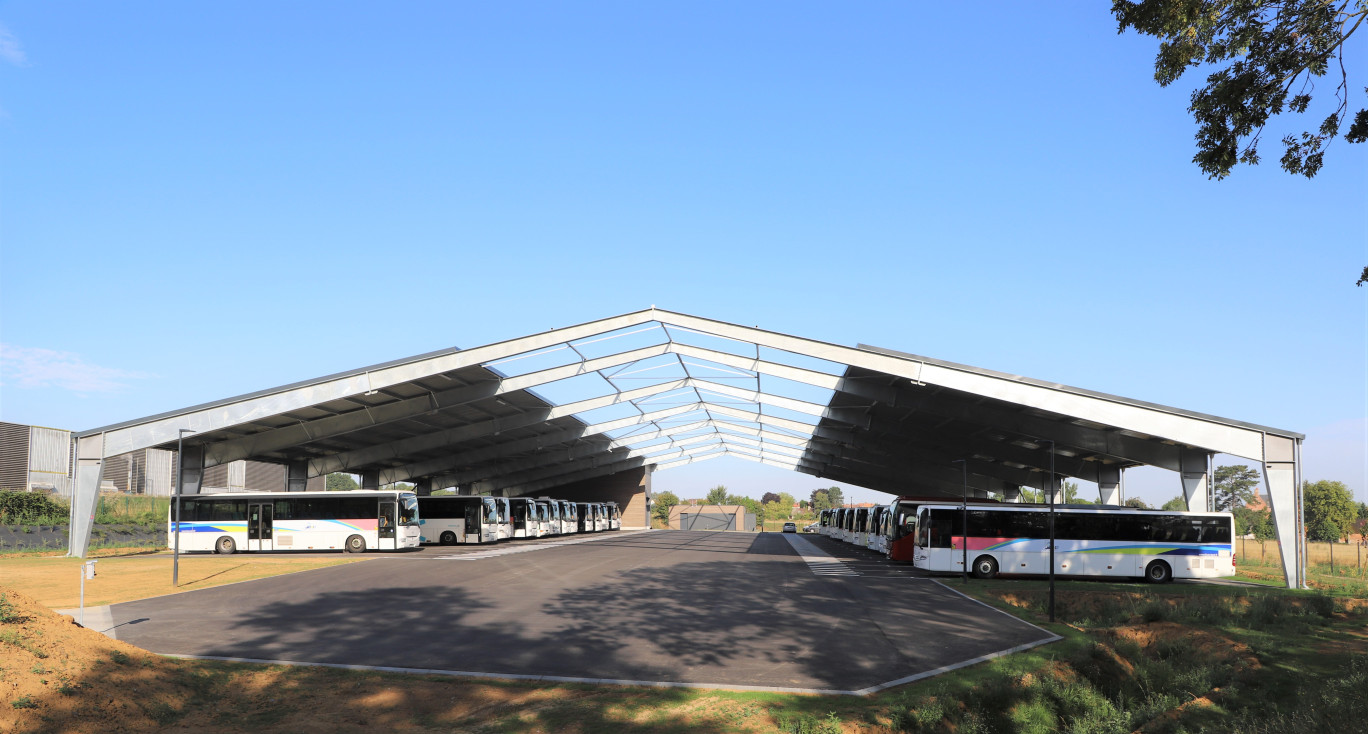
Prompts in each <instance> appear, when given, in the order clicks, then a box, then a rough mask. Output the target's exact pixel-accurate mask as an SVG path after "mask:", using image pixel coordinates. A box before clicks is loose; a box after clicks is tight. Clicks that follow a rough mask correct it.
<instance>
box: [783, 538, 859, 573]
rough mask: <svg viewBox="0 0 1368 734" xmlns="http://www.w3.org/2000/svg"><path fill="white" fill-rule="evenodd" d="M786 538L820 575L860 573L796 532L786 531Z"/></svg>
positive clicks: (799, 555)
mask: <svg viewBox="0 0 1368 734" xmlns="http://www.w3.org/2000/svg"><path fill="white" fill-rule="evenodd" d="M784 540H787V541H788V542H789V545H791V546H793V549H794V550H796V551H798V557H799V558H802V559H803V562H804V563H806V564H807V565H808V568H810V569H812V573H814V574H816V575H818V576H859V575H860V573H859V572H858V571H856V570H854V569H852V568H850V567H849V566H847V565H845V564H844V563H842V562H840V561H838V560H836V557H835V556H833V555H831V554H830V553H827V552H826V551H824V550H822V549H821V548H818V547H817V546H815V545H813V544H812V543H810V542H809V541H808V540H806V539H804V538H800V537H798V536H797V535H796V534H794V533H784Z"/></svg>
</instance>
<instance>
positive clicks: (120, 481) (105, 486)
mask: <svg viewBox="0 0 1368 734" xmlns="http://www.w3.org/2000/svg"><path fill="white" fill-rule="evenodd" d="M132 459H133V454H119V455H118V456H107V457H105V460H104V466H103V467H102V469H101V471H100V491H101V492H109V491H118V492H127V491H128V480H129V476H128V475H129V472H130V470H131V469H132V466H131V465H132V463H133V462H132Z"/></svg>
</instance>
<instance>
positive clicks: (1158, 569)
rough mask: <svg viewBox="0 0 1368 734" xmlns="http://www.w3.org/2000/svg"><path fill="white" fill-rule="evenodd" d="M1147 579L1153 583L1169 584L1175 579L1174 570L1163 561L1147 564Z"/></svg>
mask: <svg viewBox="0 0 1368 734" xmlns="http://www.w3.org/2000/svg"><path fill="white" fill-rule="evenodd" d="M1145 580H1146V581H1148V582H1150V583H1151V584H1167V583H1168V582H1170V581H1172V580H1173V570H1172V569H1170V568H1169V565H1168V564H1167V563H1164V562H1163V561H1155V562H1154V563H1151V564H1150V565H1148V566H1145Z"/></svg>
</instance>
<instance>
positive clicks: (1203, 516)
mask: <svg viewBox="0 0 1368 734" xmlns="http://www.w3.org/2000/svg"><path fill="white" fill-rule="evenodd" d="M1052 517H1053V522H1054V538H1055V548H1054V551H1055V553H1054V555H1055V569H1054V571H1055V573H1056V574H1062V575H1074V576H1119V577H1128V578H1143V579H1145V580H1147V581H1150V582H1153V583H1165V582H1167V581H1170V580H1172V579H1175V578H1180V579H1200V578H1220V577H1226V576H1234V575H1235V553H1234V546H1233V545H1232V543H1233V538H1234V535H1235V521H1234V518H1233V517H1232V516H1231V514H1230V513H1228V512H1168V511H1163V510H1135V509H1131V508H1127V507H1114V506H1101V505H1056V506H1055V508H1054V512H1053V513H1052V512H1051V511H1050V507H1049V506H1048V505H1040V504H1030V505H1025V504H1022V505H1017V504H993V505H976V504H974V503H970V504H968V505H967V506H966V505H962V504H960V503H945V504H925V505H921V506H920V507H918V508H917V524H916V543H915V547H914V559H913V565H915V566H916V567H917V568H920V569H923V570H926V571H930V572H933V573H935V572H946V573H961V572H962V571H963V570H964V562H965V560H966V558H967V560H968V562H969V570H970V572H971V573H973V574H974V576H976V577H979V578H992V577H994V576H997V575H998V574H1038V575H1043V574H1048V573H1049V572H1050V522H1051V518H1052ZM966 521H967V525H968V531H967V532H966V531H965V525H966Z"/></svg>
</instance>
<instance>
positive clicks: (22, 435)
mask: <svg viewBox="0 0 1368 734" xmlns="http://www.w3.org/2000/svg"><path fill="white" fill-rule="evenodd" d="M28 465H29V426H25V425H20V424H18V423H0V489H25V488H26V485H27V483H28Z"/></svg>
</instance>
